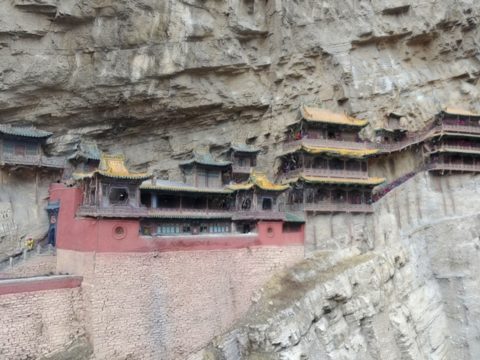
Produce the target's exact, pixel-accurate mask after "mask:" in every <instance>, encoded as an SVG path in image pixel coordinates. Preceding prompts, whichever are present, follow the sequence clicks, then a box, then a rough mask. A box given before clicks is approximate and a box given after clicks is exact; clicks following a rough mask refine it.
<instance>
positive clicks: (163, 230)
mask: <svg viewBox="0 0 480 360" xmlns="http://www.w3.org/2000/svg"><path fill="white" fill-rule="evenodd" d="M157 233H159V234H162V235H165V234H179V233H180V224H173V223H172V224H162V225H158V226H157Z"/></svg>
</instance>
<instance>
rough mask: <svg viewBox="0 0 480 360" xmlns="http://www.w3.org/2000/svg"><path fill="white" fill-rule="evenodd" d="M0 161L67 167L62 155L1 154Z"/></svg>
mask: <svg viewBox="0 0 480 360" xmlns="http://www.w3.org/2000/svg"><path fill="white" fill-rule="evenodd" d="M0 162H3V163H5V164H15V165H31V166H45V167H53V168H60V169H63V168H65V167H67V161H66V159H65V158H64V157H47V156H40V155H13V154H2V156H1V158H0Z"/></svg>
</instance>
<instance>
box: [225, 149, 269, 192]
mask: <svg viewBox="0 0 480 360" xmlns="http://www.w3.org/2000/svg"><path fill="white" fill-rule="evenodd" d="M260 151H261V149H260V148H255V147H253V146H251V145H247V144H246V143H245V141H242V140H235V141H232V143H231V144H230V147H229V148H228V149H227V151H226V154H227V157H228V159H229V160H230V162H231V163H232V174H231V179H232V180H233V181H234V182H236V183H239V182H244V181H246V180H247V179H248V177H249V176H250V170H251V169H254V170H256V167H257V155H258V153H259V152H260Z"/></svg>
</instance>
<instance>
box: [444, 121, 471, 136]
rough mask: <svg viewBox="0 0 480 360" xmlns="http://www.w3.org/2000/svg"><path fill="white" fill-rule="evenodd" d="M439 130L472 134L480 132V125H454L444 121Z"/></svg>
mask: <svg viewBox="0 0 480 360" xmlns="http://www.w3.org/2000/svg"><path fill="white" fill-rule="evenodd" d="M437 130H443V131H453V132H461V133H470V134H480V127H479V126H470V125H453V124H445V123H444V124H442V125H440V126H437Z"/></svg>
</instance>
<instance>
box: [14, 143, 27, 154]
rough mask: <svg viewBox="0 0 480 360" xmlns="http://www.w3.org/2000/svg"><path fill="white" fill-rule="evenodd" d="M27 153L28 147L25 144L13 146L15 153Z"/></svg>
mask: <svg viewBox="0 0 480 360" xmlns="http://www.w3.org/2000/svg"><path fill="white" fill-rule="evenodd" d="M26 154H27V147H26V146H25V145H15V146H14V147H13V155H18V156H25V155H26Z"/></svg>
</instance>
